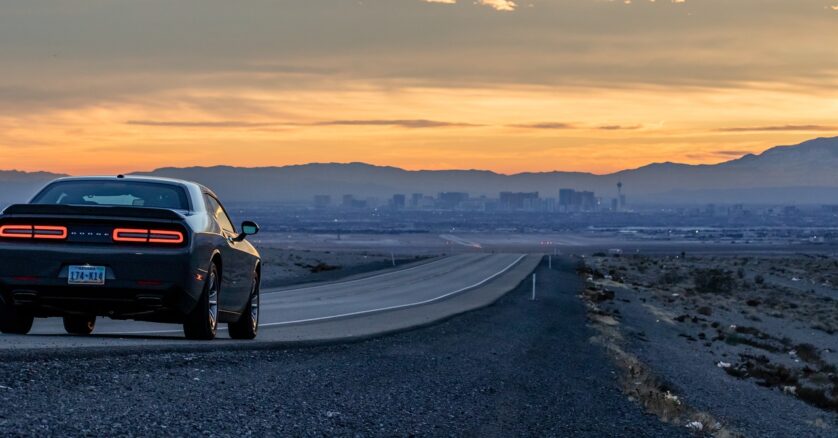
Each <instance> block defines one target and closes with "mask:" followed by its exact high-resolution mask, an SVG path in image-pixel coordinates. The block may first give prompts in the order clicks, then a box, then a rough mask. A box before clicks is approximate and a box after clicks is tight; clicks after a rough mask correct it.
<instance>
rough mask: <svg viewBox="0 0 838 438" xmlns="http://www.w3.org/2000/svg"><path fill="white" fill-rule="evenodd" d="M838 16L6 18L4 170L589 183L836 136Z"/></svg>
mask: <svg viewBox="0 0 838 438" xmlns="http://www.w3.org/2000/svg"><path fill="white" fill-rule="evenodd" d="M837 24H838V2H836V1H835V0H794V1H783V0H773V1H761V0H740V1H736V2H730V1H721V0H704V1H699V0H689V1H686V0H670V1H657V2H652V1H634V2H623V1H620V2H616V1H598V0H567V1H561V2H559V1H546V0H541V1H539V0H532V1H509V0H481V1H479V2H472V1H455V0H365V1H361V2H341V1H337V0H327V1H323V2H295V1H279V2H259V3H255V2H254V3H249V4H247V5H243V4H238V3H237V4H233V3H230V2H224V1H216V0H211V1H201V2H197V1H195V0H189V1H183V2H177V3H171V2H164V1H158V0H155V1H148V2H86V1H80V0H70V1H67V2H61V3H53V2H31V1H27V2H11V3H10V4H9V5H6V6H4V13H3V14H2V16H0V55H2V57H3V59H4V75H3V78H2V79H0V96H1V97H2V99H0V154H2V156H3V157H4V162H3V163H2V165H0V168H3V169H12V168H14V169H21V170H28V171H35V170H46V171H53V172H59V173H71V174H91V173H99V174H102V173H104V174H113V173H119V172H126V171H136V170H150V169H154V168H159V167H165V166H192V165H200V166H211V165H219V164H227V165H234V166H245V167H254V166H263V165H276V166H282V165H289V164H303V163H310V162H356V161H362V162H367V163H372V164H376V165H390V166H397V167H401V168H405V169H410V170H416V169H452V168H455V169H471V168H479V169H489V170H493V171H495V172H499V173H504V174H511V173H518V172H525V171H534V172H538V171H552V170H563V171H586V172H593V173H597V174H604V173H609V172H613V171H616V170H622V169H627V168H635V167H640V166H642V165H645V164H649V163H653V162H663V161H675V162H683V163H690V164H698V163H716V162H721V161H725V160H727V159H729V158H731V157H737V156H741V155H744V154H747V153H759V152H762V151H763V150H765V149H768V148H769V147H771V146H773V145H776V144H794V143H798V142H800V141H802V140H804V139H808V138H812V137H817V136H829V135H836V133H838V122H837V121H836V120H835V117H834V115H835V114H836V110H838V104H836V102H838V46H836V45H834V44H831V41H833V40H835V38H836V37H838V26H836V25H837Z"/></svg>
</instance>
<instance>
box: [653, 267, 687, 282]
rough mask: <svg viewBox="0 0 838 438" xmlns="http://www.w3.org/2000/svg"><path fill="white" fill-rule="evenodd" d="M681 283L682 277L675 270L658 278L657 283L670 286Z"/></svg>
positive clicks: (666, 272)
mask: <svg viewBox="0 0 838 438" xmlns="http://www.w3.org/2000/svg"><path fill="white" fill-rule="evenodd" d="M682 281H684V275H683V274H682V273H681V272H680V271H678V270H677V269H672V270H668V271H665V272H664V273H662V274H661V275H660V277H658V283H661V284H667V285H671V284H678V283H680V282H682Z"/></svg>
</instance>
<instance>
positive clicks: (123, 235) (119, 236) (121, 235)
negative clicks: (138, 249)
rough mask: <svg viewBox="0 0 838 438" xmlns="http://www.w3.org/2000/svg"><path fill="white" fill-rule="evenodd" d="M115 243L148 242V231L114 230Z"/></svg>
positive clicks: (134, 229)
mask: <svg viewBox="0 0 838 438" xmlns="http://www.w3.org/2000/svg"><path fill="white" fill-rule="evenodd" d="M113 241H114V242H142V243H146V242H148V230H140V229H136V228H117V229H115V230H113Z"/></svg>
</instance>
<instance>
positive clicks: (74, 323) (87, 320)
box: [64, 315, 96, 335]
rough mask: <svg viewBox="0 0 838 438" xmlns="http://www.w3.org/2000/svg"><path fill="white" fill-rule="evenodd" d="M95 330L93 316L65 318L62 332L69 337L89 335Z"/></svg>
mask: <svg viewBox="0 0 838 438" xmlns="http://www.w3.org/2000/svg"><path fill="white" fill-rule="evenodd" d="M94 328H96V317H95V316H75V315H73V316H65V317H64V330H66V331H67V333H69V334H71V335H89V334H91V333H93V329H94Z"/></svg>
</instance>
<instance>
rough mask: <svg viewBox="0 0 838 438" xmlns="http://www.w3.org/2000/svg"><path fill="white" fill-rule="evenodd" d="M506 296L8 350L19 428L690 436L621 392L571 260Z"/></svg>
mask: <svg viewBox="0 0 838 438" xmlns="http://www.w3.org/2000/svg"><path fill="white" fill-rule="evenodd" d="M537 274H538V283H537V290H538V295H537V300H536V301H530V287H531V286H530V282H529V281H524V282H523V283H522V284H521V285H520V286H519V287H518V288H516V289H515V290H514V291H512V292H510V293H509V294H507V295H505V296H504V297H502V298H501V299H500V300H498V301H497V302H496V303H495V304H494V305H492V306H489V307H486V308H483V309H479V310H475V311H473V312H470V313H467V314H464V315H461V316H459V317H456V318H452V319H449V320H446V321H445V322H442V323H440V324H437V325H434V326H431V327H426V328H422V329H418V330H414V331H410V332H404V333H400V334H395V335H391V336H387V337H383V338H376V339H371V340H365V341H361V342H355V343H350V344H344V345H333V346H318V347H306V348H279V349H268V350H258V351H212V352H193V353H172V352H168V353H154V352H149V353H138V354H130V355H117V356H107V355H103V356H100V357H86V358H82V357H62V356H60V355H55V356H51V357H40V358H37V359H27V360H24V359H18V360H9V361H4V362H2V363H0V402H2V403H3V405H4V409H3V411H2V413H0V430H3V431H4V433H6V434H10V435H18V434H23V435H36V434H37V435H41V436H55V435H62V436H66V435H85V434H93V435H105V434H106V435H164V436H174V435H178V436H182V435H197V434H211V435H218V436H233V435H235V436H242V435H259V436H264V435H270V436H275V435H281V436H289V435H290V436H320V435H340V436H346V435H353V436H356V435H361V436H369V435H374V436H381V435H411V434H413V435H430V436H440V435H448V436H450V435H455V436H522V435H526V436H568V435H573V436H596V437H601V436H682V435H686V431H685V430H683V429H682V428H675V427H673V426H670V425H667V424H664V423H661V422H660V421H659V420H658V419H657V418H656V417H654V416H652V415H648V414H645V413H644V412H643V411H642V409H641V408H640V407H639V406H638V405H636V404H635V403H632V402H631V401H629V400H628V399H627V398H626V397H625V396H624V395H623V394H622V393H621V391H620V389H619V388H618V386H617V382H616V379H617V377H616V372H615V370H614V368H613V365H612V363H611V361H610V360H609V358H608V357H607V356H606V355H605V353H604V352H603V350H602V349H601V348H599V347H597V346H595V345H593V344H591V343H590V342H589V338H590V337H591V336H592V335H593V333H592V330H591V328H589V327H588V326H587V324H586V310H585V306H584V305H583V303H582V302H581V301H580V300H579V299H578V297H577V295H578V293H579V291H580V289H581V287H582V282H581V281H580V279H579V278H578V276H577V275H576V273H575V272H574V266H573V265H572V264H571V263H570V262H563V263H562V264H561V265H559V266H557V269H556V270H548V269H547V268H546V267H545V266H544V265H542V266H541V267H540V268H539V270H538V271H537Z"/></svg>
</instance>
